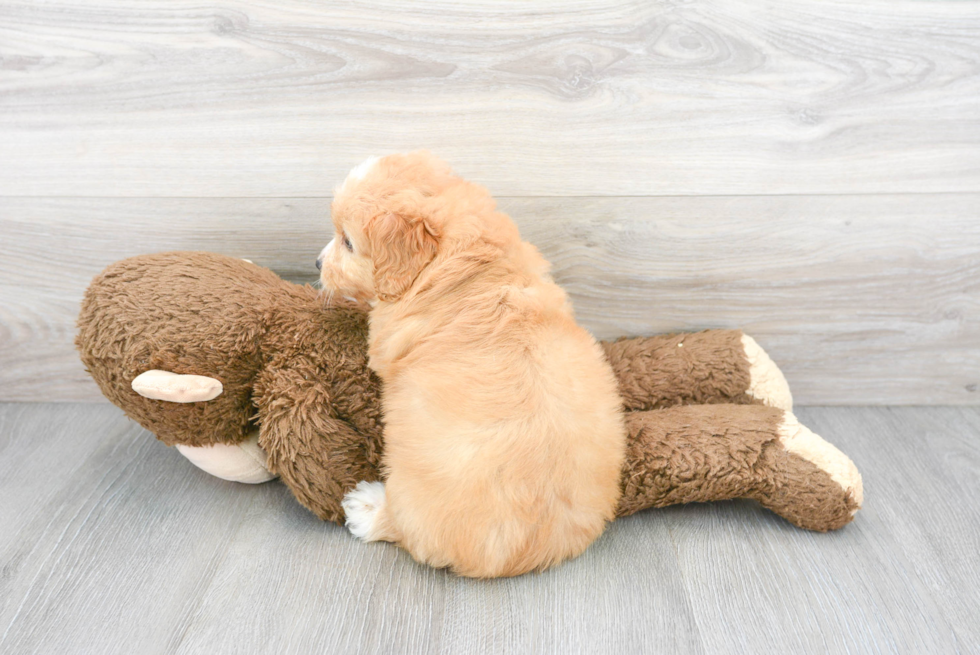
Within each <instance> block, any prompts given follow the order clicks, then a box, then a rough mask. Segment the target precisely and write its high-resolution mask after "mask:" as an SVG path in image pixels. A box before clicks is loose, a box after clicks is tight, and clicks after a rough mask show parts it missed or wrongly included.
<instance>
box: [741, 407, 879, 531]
mask: <svg viewBox="0 0 980 655" xmlns="http://www.w3.org/2000/svg"><path fill="white" fill-rule="evenodd" d="M777 435H778V439H779V444H780V445H781V446H782V448H783V449H785V450H782V451H779V450H775V449H770V450H768V451H767V452H766V453H765V455H764V458H763V459H764V460H767V461H766V468H767V469H768V472H767V473H766V474H765V475H764V479H765V480H767V485H766V487H767V490H766V491H765V492H764V493H763V494H762V497H761V498H760V500H761V501H762V503H763V505H765V506H766V507H768V508H769V509H771V510H773V511H775V512H776V513H777V514H779V515H780V516H783V517H784V518H786V519H788V520H789V521H791V522H792V523H794V524H796V525H798V526H800V527H802V528H806V529H808V530H819V531H821V532H824V531H827V530H836V529H838V528H841V527H843V526H844V525H847V524H848V523H850V522H851V519H852V518H853V517H854V514H856V513H857V511H858V510H859V509H861V505H862V503H863V502H864V487H863V483H862V481H861V474H860V473H859V472H858V470H857V467H856V466H854V462H852V461H851V460H850V458H848V456H847V455H845V454H844V453H842V452H841V451H839V450H837V448H835V447H834V446H833V445H831V444H830V443H828V442H826V441H824V440H823V439H822V438H820V437H819V436H818V435H816V434H814V433H813V432H811V431H810V430H809V429H808V428H807V427H806V426H804V425H801V424H800V422H799V421H798V420H797V419H796V417H795V416H794V415H793V414H791V413H790V412H786V414H785V416H784V417H783V420H782V422H781V423H780V425H779V428H778V430H777Z"/></svg>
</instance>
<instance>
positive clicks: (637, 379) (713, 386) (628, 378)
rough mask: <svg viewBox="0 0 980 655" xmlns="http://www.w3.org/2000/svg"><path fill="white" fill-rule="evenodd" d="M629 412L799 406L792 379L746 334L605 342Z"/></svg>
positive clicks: (723, 332) (708, 332)
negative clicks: (691, 407) (723, 405)
mask: <svg viewBox="0 0 980 655" xmlns="http://www.w3.org/2000/svg"><path fill="white" fill-rule="evenodd" d="M602 346H603V348H604V349H605V351H606V356H607V357H608V358H609V362H610V363H611V364H612V367H613V370H614V371H615V373H616V377H617V378H618V379H619V389H620V393H621V394H622V396H623V402H624V403H625V406H626V408H627V409H629V410H646V409H658V408H661V407H673V406H675V405H692V404H709V403H735V404H761V405H768V406H770V407H778V408H780V409H784V410H787V411H789V410H791V409H792V408H793V397H792V395H791V394H790V391H789V385H788V384H786V378H785V377H783V374H782V372H781V371H780V370H779V368H778V367H777V366H776V365H775V364H774V363H773V361H772V360H771V359H770V358H769V356H768V355H767V354H766V352H765V351H764V350H763V349H762V348H760V347H759V344H757V343H756V342H755V340H754V339H753V338H752V337H749V336H747V335H745V334H743V333H742V332H741V331H740V330H705V331H703V332H692V333H686V334H672V335H665V336H657V337H644V338H635V339H620V340H619V341H614V342H603V344H602Z"/></svg>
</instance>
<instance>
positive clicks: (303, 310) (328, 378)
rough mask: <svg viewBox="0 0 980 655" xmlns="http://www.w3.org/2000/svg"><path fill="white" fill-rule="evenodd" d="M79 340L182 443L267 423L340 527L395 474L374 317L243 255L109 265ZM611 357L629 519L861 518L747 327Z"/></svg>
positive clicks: (164, 257)
mask: <svg viewBox="0 0 980 655" xmlns="http://www.w3.org/2000/svg"><path fill="white" fill-rule="evenodd" d="M79 330H80V331H79V335H78V338H77V340H76V343H77V345H78V348H79V351H80V352H81V356H82V360H83V362H84V363H85V365H86V367H87V368H88V370H89V371H90V372H91V374H92V376H93V377H94V378H95V380H96V382H97V383H98V384H99V386H100V388H101V389H102V391H103V393H104V394H105V395H106V396H107V397H108V398H109V399H110V400H111V401H112V402H114V403H115V404H116V405H118V406H119V407H121V408H122V409H123V410H124V411H125V412H126V413H127V414H128V415H129V416H130V417H132V418H133V419H135V420H137V421H138V422H139V423H140V424H142V425H143V426H144V427H146V428H147V429H148V430H150V431H151V432H153V433H154V434H156V435H157V437H158V438H159V439H160V440H161V441H163V442H164V443H167V444H168V445H178V446H183V447H184V448H185V450H184V451H183V452H190V451H191V450H194V449H200V450H207V447H209V446H214V445H221V444H239V443H245V442H247V440H248V438H249V431H250V430H251V429H252V427H253V423H257V424H258V426H259V437H258V443H259V445H260V446H261V447H262V449H264V451H265V452H266V453H267V455H268V461H267V466H268V468H269V469H270V470H271V471H272V472H274V473H276V474H278V475H280V476H281V477H282V479H283V481H284V482H285V484H286V485H287V486H288V487H289V488H290V490H291V491H292V492H293V494H294V495H295V496H296V498H297V499H298V500H299V501H300V502H301V503H302V504H303V505H305V506H306V507H308V508H309V509H310V510H312V511H313V512H314V513H316V514H317V516H319V517H320V518H322V519H325V520H331V521H337V522H340V521H343V512H342V509H341V507H340V502H341V500H342V499H343V496H344V493H345V492H347V491H349V490H350V489H351V488H353V487H354V485H355V484H356V483H357V482H358V481H360V480H377V479H379V477H380V471H379V464H380V461H381V449H382V427H383V426H382V417H381V409H380V408H381V403H380V393H381V389H380V385H379V381H378V379H377V377H376V376H375V375H374V374H373V373H372V372H371V371H370V369H369V368H368V366H367V345H366V336H367V320H366V315H365V314H364V312H363V311H362V310H361V309H358V308H356V307H353V306H350V305H343V304H336V303H334V304H331V303H328V302H327V300H326V298H325V297H323V296H322V295H320V294H318V293H317V292H316V291H315V290H313V289H311V288H310V287H302V286H298V285H295V284H291V283H288V282H285V281H283V280H281V279H280V278H279V277H278V276H276V275H275V274H274V273H272V272H270V271H268V270H266V269H262V268H260V267H258V266H255V265H253V264H250V263H248V262H245V261H242V260H236V259H232V258H229V257H223V256H220V255H212V254H208V253H165V254H160V255H147V256H143V257H135V258H132V259H128V260H124V261H122V262H118V263H116V264H113V265H112V266H110V267H109V268H107V269H106V271H104V272H103V273H102V274H101V275H100V276H99V277H97V278H96V279H95V280H94V281H93V283H92V285H91V286H90V287H89V289H88V291H87V293H86V296H85V300H84V302H83V304H82V311H81V314H80V316H79ZM603 346H604V348H605V350H606V354H607V356H608V357H609V360H610V362H611V363H612V365H613V369H614V370H615V372H616V375H617V377H618V381H619V385H620V390H621V392H622V395H623V399H624V405H625V407H626V409H627V425H628V428H629V446H628V454H627V460H626V464H625V467H624V472H623V479H622V488H623V495H622V498H621V500H620V505H619V510H618V515H619V516H623V515H627V514H631V513H633V512H636V511H638V510H641V509H644V508H647V507H662V506H665V505H670V504H674V503H681V502H691V501H710V500H721V499H728V498H754V499H756V500H758V501H759V502H761V503H762V504H763V505H765V506H766V507H769V508H770V509H772V510H773V511H775V512H777V513H779V514H780V515H781V516H784V517H785V518H787V519H788V520H790V521H792V522H793V523H794V524H796V525H799V526H801V527H804V528H808V529H813V530H821V531H823V530H831V529H836V528H839V527H841V526H843V525H845V524H846V523H848V522H849V521H850V520H851V518H852V516H853V514H854V512H856V511H857V509H858V508H859V507H860V504H861V480H860V475H859V474H858V472H857V469H856V468H854V465H853V464H852V463H851V461H850V460H849V459H848V458H847V457H846V456H845V455H843V454H842V453H841V452H840V451H838V450H837V449H836V448H834V447H833V446H831V445H830V444H828V443H827V442H825V441H823V440H822V439H820V437H818V436H816V435H814V434H813V433H811V432H810V431H809V430H807V429H806V428H804V427H803V426H800V425H799V424H798V423H797V422H796V420H795V418H794V417H793V415H792V414H791V413H790V410H791V402H792V401H791V398H790V395H789V390H788V388H787V387H786V384H785V380H784V379H783V378H782V376H781V374H780V373H779V371H778V369H776V368H775V365H773V364H772V362H771V361H770V360H769V359H768V357H766V355H765V353H763V352H762V351H761V349H759V348H758V346H757V345H756V344H755V342H754V341H752V340H751V339H749V338H747V337H745V336H744V335H742V334H741V333H740V332H738V331H708V332H701V333H696V334H684V335H673V336H666V337H651V338H647V339H631V340H625V341H618V342H614V343H605V344H603ZM148 371H166V372H169V373H175V374H180V375H192V376H203V378H199V379H203V380H205V381H207V380H211V381H220V385H219V384H217V382H215V387H214V388H213V389H210V390H207V395H206V396H201V397H202V398H210V399H208V400H201V401H200V402H168V400H163V399H160V398H167V397H168V395H167V394H168V393H171V394H172V393H175V392H174V391H173V389H171V390H170V391H169V392H168V391H166V390H165V391H163V392H161V394H159V395H156V394H149V395H150V396H152V397H146V395H140V393H137V392H136V391H134V389H133V383H134V380H136V379H137V378H138V377H139V376H141V375H146V374H147V372H148ZM165 375H166V374H164V376H165ZM163 380H164V382H161V383H160V384H163V385H165V384H166V377H164V378H163ZM188 380H190V378H188ZM197 380H198V378H195V379H194V380H190V381H191V382H195V383H196V381H197ZM136 386H137V387H138V388H139V387H140V384H139V383H137V385H136ZM145 386H146V385H144V387H145ZM141 390H142V392H143V393H144V394H146V393H147V392H146V390H145V389H141ZM183 391H186V390H183ZM215 393H217V395H214V394H215ZM192 459H193V457H192Z"/></svg>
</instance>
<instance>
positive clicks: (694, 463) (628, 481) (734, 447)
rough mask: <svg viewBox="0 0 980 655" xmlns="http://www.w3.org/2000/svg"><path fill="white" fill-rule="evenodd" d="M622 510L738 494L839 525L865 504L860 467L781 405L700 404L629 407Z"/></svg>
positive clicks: (798, 518)
mask: <svg viewBox="0 0 980 655" xmlns="http://www.w3.org/2000/svg"><path fill="white" fill-rule="evenodd" d="M626 420H627V426H628V429H629V441H628V450H627V457H626V464H625V465H624V469H623V480H622V486H623V496H622V499H621V500H620V505H619V509H618V515H619V516H625V515H628V514H632V513H633V512H636V511H639V510H641V509H646V508H648V507H664V506H667V505H674V504H677V503H688V502H710V501H715V500H726V499H731V498H751V499H754V500H757V501H759V502H760V503H761V504H762V505H763V506H764V507H767V508H769V509H771V510H772V511H774V512H776V513H777V514H779V515H780V516H782V517H784V518H786V519H787V520H789V521H790V522H791V523H793V524H795V525H797V526H799V527H801V528H807V529H809V530H819V531H821V532H823V531H826V530H835V529H837V528H840V527H842V526H844V525H846V524H847V523H849V522H850V521H851V518H852V517H853V516H854V514H855V512H857V510H858V509H860V507H861V503H862V500H863V497H862V496H863V492H862V485H861V475H860V473H858V470H857V468H856V467H855V466H854V463H853V462H851V460H850V459H848V457H847V456H846V455H844V454H843V453H842V452H840V451H839V450H837V449H836V448H835V447H834V446H832V445H831V444H829V443H827V442H826V441H824V440H823V439H821V438H820V437H819V436H817V435H815V434H813V433H812V432H810V431H809V430H808V429H807V428H805V427H804V426H802V425H800V423H799V422H798V421H797V420H796V417H795V416H793V414H791V413H789V412H784V411H783V410H781V409H776V408H771V407H764V406H759V405H699V406H688V407H672V408H668V409H662V410H653V411H647V412H630V413H628V414H627V419H626Z"/></svg>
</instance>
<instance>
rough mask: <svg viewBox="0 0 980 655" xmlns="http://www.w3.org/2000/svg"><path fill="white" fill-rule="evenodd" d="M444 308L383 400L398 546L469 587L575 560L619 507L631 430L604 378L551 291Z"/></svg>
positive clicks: (527, 287) (604, 368)
mask: <svg viewBox="0 0 980 655" xmlns="http://www.w3.org/2000/svg"><path fill="white" fill-rule="evenodd" d="M492 278H493V276H492V275H490V276H489V279H492ZM451 295H454V296H455V297H450V298H446V297H442V298H441V299H440V301H439V302H438V303H434V304H431V305H428V306H427V310H426V313H427V314H428V319H429V320H431V321H437V322H438V321H440V320H441V321H442V322H443V327H442V328H441V329H439V330H437V331H435V333H433V334H431V335H429V336H427V337H426V338H425V339H424V340H423V341H422V342H420V343H418V344H416V346H415V348H413V350H412V352H411V354H410V355H409V356H408V357H407V358H406V360H405V361H404V362H403V367H402V368H401V369H400V373H401V374H399V375H396V376H393V379H392V380H391V382H389V384H388V387H387V389H386V401H385V402H386V416H387V419H388V426H387V434H388V435H389V438H388V441H387V449H388V450H387V456H386V457H387V461H388V464H389V469H390V475H389V479H388V482H387V487H388V498H389V500H388V502H389V504H390V509H391V512H392V515H393V516H396V517H397V519H398V522H399V526H400V528H401V532H402V537H401V540H400V541H401V543H402V545H403V546H404V547H406V548H407V549H408V550H409V551H410V552H412V554H413V555H414V556H416V557H417V558H418V559H420V560H423V561H426V562H429V563H431V564H433V565H436V566H451V567H452V568H453V569H454V570H455V571H456V572H458V573H460V574H462V575H467V576H474V577H498V576H509V575H518V574H521V573H525V572H527V571H531V570H538V569H544V568H547V567H548V566H551V565H553V564H555V563H557V562H560V561H562V560H564V559H568V558H571V557H575V556H577V555H578V554H580V553H581V552H582V551H583V550H584V549H585V548H586V547H587V546H588V545H589V544H590V543H591V542H592V541H593V540H594V539H595V538H596V537H598V536H599V534H601V532H602V530H603V528H604V526H605V523H606V522H607V521H609V520H610V519H612V517H613V513H614V510H615V506H616V503H617V501H618V498H619V492H620V487H619V476H620V473H621V470H622V461H623V457H624V452H625V428H624V426H623V418H622V413H621V401H620V398H619V394H618V389H617V386H616V381H615V378H614V376H613V373H612V370H611V368H610V367H609V365H608V363H607V362H606V361H605V358H604V356H603V353H602V351H601V349H600V348H599V346H598V345H597V344H596V343H595V341H594V339H593V338H592V337H591V336H590V335H589V334H588V333H587V332H586V331H585V330H583V329H582V328H580V327H579V326H577V325H576V324H575V322H574V319H573V318H572V316H571V309H570V307H569V306H568V303H567V301H566V299H565V294H564V292H563V291H562V290H561V289H560V288H559V287H558V286H557V285H555V284H554V283H553V282H551V281H550V280H548V279H547V278H536V279H534V280H533V281H532V283H530V284H525V283H523V282H521V283H515V284H512V285H506V284H504V285H501V284H499V281H488V282H487V283H486V284H484V285H481V284H480V283H479V282H478V281H474V283H472V284H470V285H469V286H468V287H467V286H466V285H464V286H462V287H457V288H456V289H455V290H454V291H453V293H452V294H451ZM420 300H421V299H420ZM419 311H422V310H421V309H419ZM440 312H444V315H442V316H439V314H440Z"/></svg>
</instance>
